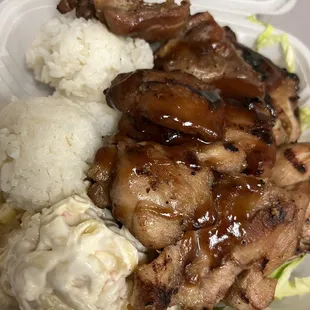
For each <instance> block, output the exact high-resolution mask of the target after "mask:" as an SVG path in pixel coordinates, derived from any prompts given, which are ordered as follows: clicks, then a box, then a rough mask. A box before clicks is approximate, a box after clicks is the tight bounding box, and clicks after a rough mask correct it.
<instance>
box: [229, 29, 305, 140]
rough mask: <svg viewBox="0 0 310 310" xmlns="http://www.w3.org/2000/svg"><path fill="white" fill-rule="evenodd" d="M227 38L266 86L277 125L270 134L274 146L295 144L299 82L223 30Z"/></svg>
mask: <svg viewBox="0 0 310 310" xmlns="http://www.w3.org/2000/svg"><path fill="white" fill-rule="evenodd" d="M224 29H225V31H226V36H227V38H228V39H229V40H230V41H231V42H232V43H233V44H234V46H235V48H236V49H237V50H238V51H239V52H240V54H241V55H242V57H243V58H244V60H245V61H246V62H247V63H248V64H249V65H250V66H251V67H252V68H253V69H254V70H255V71H256V72H258V73H259V74H260V78H261V81H262V82H264V84H265V85H266V90H267V92H268V93H269V95H270V100H271V101H270V104H271V105H272V106H273V107H274V109H275V113H276V116H277V121H276V123H275V125H274V128H273V132H274V135H275V138H276V142H277V145H281V144H284V143H292V142H296V141H297V140H298V139H299V137H300V134H301V129H300V122H299V115H298V99H299V97H298V95H297V92H298V90H299V78H298V77H297V75H296V74H292V73H288V72H287V70H286V69H281V68H279V67H278V66H276V65H275V64H274V63H272V62H271V61H270V60H269V59H268V58H266V57H264V56H263V55H261V54H259V53H256V52H254V51H253V50H251V49H250V48H248V47H246V46H244V45H242V44H239V43H238V42H237V38H236V35H235V34H234V32H233V31H232V30H231V29H230V28H228V27H225V28H224Z"/></svg>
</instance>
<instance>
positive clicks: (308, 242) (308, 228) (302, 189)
mask: <svg viewBox="0 0 310 310" xmlns="http://www.w3.org/2000/svg"><path fill="white" fill-rule="evenodd" d="M286 189H287V190H290V191H293V192H295V193H302V194H303V195H305V196H306V197H307V198H308V199H309V200H310V180H308V181H305V182H301V183H297V184H293V185H290V186H287V187H286ZM302 225H303V226H302V233H301V236H300V242H299V247H298V248H297V251H296V255H300V254H305V253H309V252H310V204H308V207H307V209H306V213H305V216H304V220H303V222H302Z"/></svg>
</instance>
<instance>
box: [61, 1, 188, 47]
mask: <svg viewBox="0 0 310 310" xmlns="http://www.w3.org/2000/svg"><path fill="white" fill-rule="evenodd" d="M57 8H58V11H59V12H60V13H62V14H65V13H68V12H70V11H72V10H74V9H76V15H77V17H84V18H86V19H89V18H97V19H99V20H100V21H101V22H102V23H103V24H105V25H107V26H108V28H109V29H110V30H111V32H113V33H114V34H116V35H120V36H132V37H139V38H142V39H145V40H147V41H150V42H156V41H164V40H169V39H171V38H174V37H176V36H177V35H179V34H180V33H181V32H182V31H183V30H184V28H185V27H186V24H187V22H188V19H189V15H190V3H189V1H188V0H184V1H182V2H181V4H180V5H178V4H176V3H175V2H174V1H173V0H167V1H166V2H165V3H154V4H150V3H145V2H144V1H143V0H61V1H60V3H59V5H58V7H57Z"/></svg>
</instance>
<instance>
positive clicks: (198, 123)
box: [105, 70, 225, 142]
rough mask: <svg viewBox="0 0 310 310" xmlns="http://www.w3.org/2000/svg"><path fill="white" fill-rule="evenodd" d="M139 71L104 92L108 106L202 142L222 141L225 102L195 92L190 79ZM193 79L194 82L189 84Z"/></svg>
mask: <svg viewBox="0 0 310 310" xmlns="http://www.w3.org/2000/svg"><path fill="white" fill-rule="evenodd" d="M157 75H159V73H156V72H155V73H154V72H152V71H151V70H140V71H137V72H135V73H129V74H120V75H119V76H118V77H117V78H116V79H115V80H114V81H113V82H112V85H111V87H110V88H109V89H108V90H107V91H105V94H106V98H107V102H108V104H109V105H110V106H112V107H115V108H117V109H118V110H120V111H121V112H124V113H125V114H128V115H130V116H131V117H135V116H136V115H137V116H138V119H139V118H140V119H141V118H145V119H148V120H149V121H150V122H152V123H155V124H156V125H159V126H162V127H166V128H169V129H172V130H174V131H180V132H183V133H185V134H189V135H193V136H195V137H197V138H199V139H202V140H204V141H208V142H210V141H217V140H220V139H221V138H222V134H223V126H224V115H225V103H224V102H223V100H222V99H221V97H220V96H219V95H218V93H217V92H215V91H208V88H209V86H206V87H205V88H206V90H199V89H196V88H194V87H193V86H192V84H194V86H195V84H199V82H197V81H196V79H195V78H194V77H191V78H189V76H185V78H184V81H180V80H179V81H178V80H177V79H175V78H174V75H169V74H166V80H164V79H163V77H161V76H160V78H157ZM193 80H194V82H192V81H193Z"/></svg>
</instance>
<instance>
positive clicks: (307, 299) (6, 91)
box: [0, 0, 310, 310]
mask: <svg viewBox="0 0 310 310" xmlns="http://www.w3.org/2000/svg"><path fill="white" fill-rule="evenodd" d="M296 1H297V0H192V4H193V5H192V12H193V13H196V12H199V11H205V10H209V11H211V13H212V14H213V15H214V16H215V18H216V20H217V21H219V23H220V24H221V25H228V26H230V27H231V28H232V29H233V30H234V31H235V32H236V33H237V35H238V39H239V41H240V42H241V43H243V44H245V45H247V46H249V47H252V46H253V44H254V42H255V40H256V38H257V37H258V35H259V34H260V33H261V31H262V30H263V27H261V26H259V25H256V24H253V23H251V22H249V21H248V20H247V19H246V18H245V16H247V15H251V14H253V13H261V14H264V13H268V14H280V13H284V12H287V11H288V10H290V9H291V8H292V7H293V6H294V5H295V4H296ZM300 1H301V0H300ZM303 1H306V0H303ZM307 1H308V0H307ZM58 2H59V0H4V1H3V0H0V109H1V107H3V106H4V105H6V104H7V103H8V101H9V100H10V98H11V96H12V95H14V96H17V97H20V98H23V97H31V96H45V95H48V94H49V93H50V92H51V90H50V89H49V88H48V87H46V86H44V85H42V84H39V83H37V82H35V80H34V78H33V75H32V73H31V72H30V71H28V70H27V68H26V66H25V51H26V50H27V49H28V48H29V47H30V45H31V42H32V40H33V39H34V37H35V35H36V33H37V32H38V30H39V29H40V26H41V25H42V24H43V23H45V22H46V21H48V20H50V19H51V18H53V17H54V16H56V15H57V11H56V5H57V4H58ZM148 2H156V0H148ZM224 8H225V9H224ZM277 32H278V33H281V30H277ZM289 39H290V42H291V45H292V46H293V49H294V53H295V58H296V67H297V69H296V73H297V74H298V75H299V77H300V79H301V91H300V96H301V99H300V104H301V105H307V106H309V107H310V51H309V49H308V48H307V47H306V46H305V45H304V44H303V43H302V42H300V41H299V40H298V39H297V38H296V37H294V36H291V35H289ZM261 52H262V53H263V54H264V55H266V56H267V57H269V58H270V59H272V60H273V61H274V62H275V63H276V64H278V65H281V66H284V62H283V57H282V53H281V50H280V48H279V47H277V46H273V47H270V48H268V49H266V50H263V51H261ZM302 140H304V141H306V140H307V141H309V140H310V132H306V133H304V135H303V137H302ZM309 257H310V256H309ZM307 265H309V266H310V259H308V260H307V262H305V263H304V264H303V266H302V267H301V268H300V269H299V270H298V271H297V274H299V275H302V276H305V275H308V276H310V268H309V267H308V268H307ZM309 305H310V295H306V296H304V297H296V298H287V299H284V300H283V301H281V302H275V303H274V304H273V305H272V307H271V308H272V309H277V310H280V309H281V310H291V309H296V310H308V309H309V308H310V306H309ZM1 310H5V309H1Z"/></svg>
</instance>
